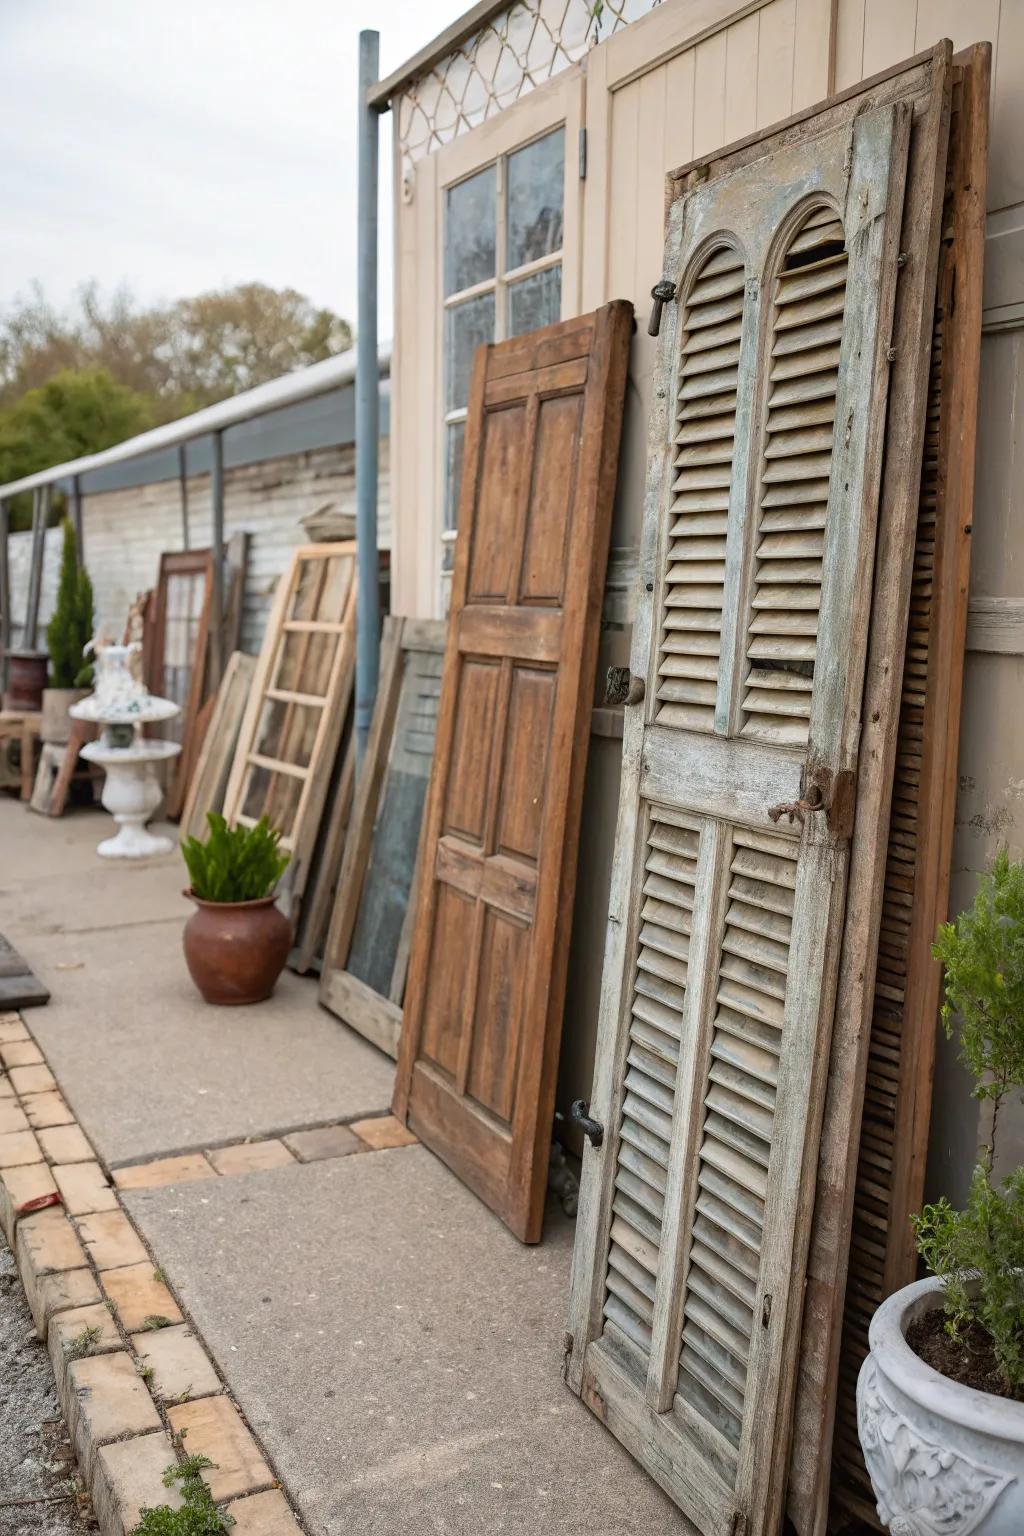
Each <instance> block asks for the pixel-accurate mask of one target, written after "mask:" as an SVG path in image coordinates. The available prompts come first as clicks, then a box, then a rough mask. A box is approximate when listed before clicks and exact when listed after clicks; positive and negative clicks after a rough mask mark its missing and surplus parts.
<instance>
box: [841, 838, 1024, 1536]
mask: <svg viewBox="0 0 1024 1536" xmlns="http://www.w3.org/2000/svg"><path fill="white" fill-rule="evenodd" d="M934 953H935V955H936V957H937V958H938V959H939V960H941V962H942V965H943V968H944V972H945V985H946V990H945V1001H944V1004H943V1010H942V1016H943V1022H944V1024H945V1027H946V1031H947V1034H951V1033H952V1030H953V1027H954V1022H955V1021H958V1022H959V1033H960V1041H961V1048H962V1055H963V1061H964V1063H965V1065H966V1066H967V1068H968V1070H969V1071H970V1072H971V1075H972V1076H973V1078H974V1080H975V1086H974V1096H975V1097H976V1098H977V1099H980V1100H982V1101H987V1102H988V1103H990V1105H991V1112H990V1114H989V1117H988V1134H987V1137H986V1140H985V1143H984V1145H983V1146H982V1148H981V1150H980V1154H979V1158H978V1162H977V1165H976V1167H975V1169H974V1174H973V1176H972V1179H971V1186H970V1192H969V1195H968V1199H967V1204H966V1205H965V1207H964V1208H963V1209H962V1210H957V1209H956V1208H955V1207H954V1206H953V1205H952V1204H951V1203H950V1201H949V1200H948V1199H946V1198H942V1199H940V1200H938V1201H936V1202H935V1203H934V1204H932V1205H928V1206H926V1207H925V1208H924V1210H923V1211H922V1212H921V1214H920V1216H917V1217H915V1218H914V1227H915V1231H916V1234H917V1246H918V1252H919V1253H920V1255H921V1258H922V1260H923V1261H924V1264H925V1267H926V1268H927V1269H928V1270H929V1272H930V1273H929V1276H928V1278H927V1279H924V1280H920V1281H918V1282H917V1283H916V1284H915V1285H909V1286H905V1287H904V1289H903V1290H901V1291H897V1292H896V1294H895V1295H894V1296H890V1297H889V1299H888V1300H887V1301H885V1302H883V1303H882V1305H881V1307H879V1309H878V1311H877V1312H876V1313H875V1315H874V1318H873V1319H872V1322H871V1329H870V1343H871V1353H870V1354H869V1356H868V1358H867V1360H866V1361H865V1362H864V1365H863V1367H862V1369H861V1374H860V1380H859V1382H858V1385H857V1411H858V1426H859V1430H860V1439H861V1446H862V1448H863V1450H864V1459H865V1462H866V1464H867V1467H868V1471H869V1472H870V1474H871V1481H872V1485H873V1486H874V1490H875V1494H876V1497H877V1499H878V1510H879V1515H880V1517H881V1519H882V1520H883V1522H884V1523H886V1524H888V1525H889V1526H890V1529H891V1530H893V1531H894V1532H896V1531H900V1532H906V1533H907V1536H918V1533H919V1532H920V1533H922V1536H925V1533H930V1532H932V1531H945V1530H947V1529H948V1530H950V1531H953V1530H954V1529H955V1530H956V1531H957V1532H958V1533H962V1536H969V1533H976V1536H1015V1533H1019V1532H1024V1168H1017V1169H1015V1170H1014V1171H1013V1172H1011V1173H1010V1174H1009V1175H1008V1176H1003V1177H999V1176H997V1175H996V1172H995V1154H996V1131H997V1127H998V1125H999V1120H1000V1114H1001V1112H1002V1111H1003V1110H1004V1108H1005V1106H1006V1104H1007V1101H1008V1100H1009V1099H1010V1098H1011V1096H1015V1095H1019V1093H1020V1091H1021V1089H1022V1088H1024V864H1020V863H1013V862H1011V860H1010V858H1009V856H1008V854H1007V853H1006V851H1005V850H1004V851H1003V852H1001V853H1000V854H999V855H998V856H997V858H996V860H995V863H994V864H993V867H992V870H991V873H990V874H988V875H987V876H985V877H984V878H983V879H982V881H981V883H980V886H979V889H978V893H977V895H976V897H975V900H974V904H973V906H971V907H970V908H969V909H968V911H966V912H963V913H961V914H960V916H959V917H958V918H957V919H956V921H955V922H952V923H946V924H945V925H944V926H943V927H942V928H940V930H939V935H938V941H937V943H936V945H935V950H934Z"/></svg>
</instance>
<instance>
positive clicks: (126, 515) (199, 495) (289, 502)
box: [10, 442, 391, 652]
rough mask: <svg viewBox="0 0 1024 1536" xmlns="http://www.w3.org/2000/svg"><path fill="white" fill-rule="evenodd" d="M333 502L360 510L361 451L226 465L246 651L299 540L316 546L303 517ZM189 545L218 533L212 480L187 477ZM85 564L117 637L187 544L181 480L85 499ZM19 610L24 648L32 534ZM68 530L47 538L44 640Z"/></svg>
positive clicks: (24, 556) (228, 527) (23, 536)
mask: <svg viewBox="0 0 1024 1536" xmlns="http://www.w3.org/2000/svg"><path fill="white" fill-rule="evenodd" d="M387 460H388V456H387V443H386V442H385V443H383V444H382V445H381V464H380V514H379V516H380V544H381V547H382V548H384V549H387V548H390V542H391V525H390V512H389V504H388V462H387ZM326 505H330V506H332V507H334V508H336V509H337V510H339V511H342V512H351V513H354V512H355V450H354V448H353V447H352V446H351V445H348V446H345V447H336V448H320V449H317V450H315V451H314V452H310V453H301V454H293V455H290V456H289V457H287V458H282V459H273V460H270V461H268V462H266V463H263V464H250V465H246V466H245V467H244V468H241V469H231V470H228V471H227V472H226V474H225V477H224V532H225V538H228V537H230V535H231V534H232V533H235V532H236V531H238V530H240V529H244V530H245V531H246V532H247V533H248V534H249V535H250V539H249V569H248V577H247V581H246V589H245V603H244V608H243V614H242V648H243V650H246V651H251V652H256V651H258V650H259V647H260V641H261V640H262V638H263V629H264V625H265V624H266V618H267V613H268V610H269V607H270V600H271V596H272V594H273V590H274V585H275V583H276V581H277V578H278V576H279V575H280V574H281V572H282V571H283V570H284V568H285V565H286V564H287V562H288V556H289V554H290V552H291V550H292V549H293V548H294V547H295V545H297V544H301V543H303V542H308V539H307V536H306V535H305V534H304V532H303V529H302V526H301V522H300V519H302V518H303V517H307V516H308V515H309V514H310V513H311V512H315V511H317V510H318V509H319V508H321V507H324V506H326ZM188 512H189V546H190V547H191V548H193V549H201V548H203V547H205V546H207V545H208V544H209V542H210V537H211V504H210V477H209V475H198V476H195V477H194V478H192V479H190V480H189V482H188ZM83 529H84V543H85V562H86V566H87V567H88V570H89V574H90V576H91V577H92V582H93V587H94V589H95V593H96V617H97V620H98V621H99V622H100V623H102V624H106V625H107V626H108V627H109V628H110V629H111V631H113V632H114V633H115V634H120V632H121V630H122V629H123V627H124V621H125V617H126V615H127V613H128V609H129V606H130V605H131V603H132V602H133V601H134V599H135V597H136V596H137V595H138V593H139V592H143V591H145V590H146V589H147V588H149V587H152V586H153V585H154V583H155V582H156V577H157V571H158V568H159V564H160V556H161V554H162V553H163V552H164V551H166V550H179V549H182V548H184V542H183V536H182V518H181V496H180V491H179V487H178V482H177V481H173V480H172V481H162V482H160V483H158V484H156V485H146V486H139V487H137V488H133V489H130V490H123V491H104V492H102V493H100V494H97V495H94V496H87V497H86V498H85V501H84V503H83ZM10 547H11V615H12V620H13V631H14V635H13V643H14V644H17V643H18V639H19V637H20V632H21V624H22V620H23V619H24V614H25V602H26V597H27V593H28V573H29V561H30V557H31V534H30V533H16V534H13V535H12V536H11V546H10ZM60 552H61V530H60V529H59V528H50V529H48V531H47V535H46V555H45V559H44V564H43V583H42V595H41V599H40V606H39V641H40V644H44V643H45V633H46V623H47V621H48V619H49V618H50V615H51V614H52V612H53V605H54V602H55V600H56V594H57V578H58V574H59V567H60Z"/></svg>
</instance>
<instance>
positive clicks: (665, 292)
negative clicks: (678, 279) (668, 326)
mask: <svg viewBox="0 0 1024 1536" xmlns="http://www.w3.org/2000/svg"><path fill="white" fill-rule="evenodd" d="M675 296H676V285H675V283H674V282H672V280H671V278H668V277H663V278H661V280H660V281H659V282H657V283H655V285H654V287H653V288H652V289H651V298H652V299H653V300H654V303H653V305H652V306H651V318H650V319H649V320H648V322H647V334H648V336H657V334H658V332H659V331H660V330H661V312H662V310H663V309H664V308H665V305H666V304H671V302H672V300H673V299H674V298H675Z"/></svg>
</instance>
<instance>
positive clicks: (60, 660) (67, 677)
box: [39, 518, 93, 745]
mask: <svg viewBox="0 0 1024 1536" xmlns="http://www.w3.org/2000/svg"><path fill="white" fill-rule="evenodd" d="M92 637H93V595H92V582H91V581H90V580H89V573H88V571H87V570H86V569H85V567H84V566H80V565H79V563H78V549H77V543H76V540H75V530H74V527H73V526H72V524H71V522H70V521H69V520H68V519H67V518H65V519H64V547H63V551H62V554H61V562H60V584H59V586H58V588H57V606H56V607H55V609H54V611H53V618H52V619H51V620H50V622H49V624H48V625H47V629H46V643H47V646H48V648H49V652H50V675H49V683H48V686H47V687H46V688H44V689H43V718H42V722H41V724H40V732H39V734H40V737H41V739H42V740H43V741H49V742H53V743H55V744H57V745H63V744H64V743H65V742H66V741H67V739H68V733H69V731H70V729H71V718H70V716H69V714H68V710H69V709H70V708H71V706H72V704H77V702H78V700H79V699H82V698H84V697H85V695H86V694H87V693H88V692H89V689H90V688H91V686H92V670H93V669H92V663H91V662H90V660H89V658H88V657H87V656H86V655H85V647H86V646H87V645H88V643H89V641H90V640H91V639H92Z"/></svg>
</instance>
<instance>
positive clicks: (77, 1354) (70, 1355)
mask: <svg viewBox="0 0 1024 1536" xmlns="http://www.w3.org/2000/svg"><path fill="white" fill-rule="evenodd" d="M102 1331H103V1330H102V1329H101V1328H99V1327H98V1326H97V1324H96V1323H90V1324H89V1325H88V1327H87V1328H83V1329H82V1331H81V1333H76V1334H75V1336H74V1338H73V1339H67V1340H66V1341H65V1344H64V1355H65V1358H66V1359H68V1360H81V1359H83V1358H84V1356H86V1355H91V1354H92V1349H93V1345H94V1344H98V1343H99V1341H100V1335H101V1333H102Z"/></svg>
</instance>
